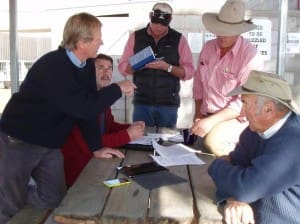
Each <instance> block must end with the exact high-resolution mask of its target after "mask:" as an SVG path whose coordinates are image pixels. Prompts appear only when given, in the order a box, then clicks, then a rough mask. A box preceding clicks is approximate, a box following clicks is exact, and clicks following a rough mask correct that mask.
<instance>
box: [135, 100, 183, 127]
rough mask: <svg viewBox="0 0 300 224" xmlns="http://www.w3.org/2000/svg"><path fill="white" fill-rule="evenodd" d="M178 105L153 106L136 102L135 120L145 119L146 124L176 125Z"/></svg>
mask: <svg viewBox="0 0 300 224" xmlns="http://www.w3.org/2000/svg"><path fill="white" fill-rule="evenodd" d="M177 111H178V107H176V106H151V105H142V104H135V105H134V109H133V121H144V122H145V124H146V126H150V127H153V126H157V127H168V128H174V127H176V122H177Z"/></svg>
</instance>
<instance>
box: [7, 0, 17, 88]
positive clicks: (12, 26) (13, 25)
mask: <svg viewBox="0 0 300 224" xmlns="http://www.w3.org/2000/svg"><path fill="white" fill-rule="evenodd" d="M9 42H10V44H9V45H10V82H11V93H12V94H13V93H15V92H17V91H18V90H19V59H18V49H17V0H9Z"/></svg>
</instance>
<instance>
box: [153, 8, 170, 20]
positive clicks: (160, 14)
mask: <svg viewBox="0 0 300 224" xmlns="http://www.w3.org/2000/svg"><path fill="white" fill-rule="evenodd" d="M151 16H153V17H155V18H159V19H170V18H171V14H170V13H168V12H163V11H161V10H159V9H155V10H153V11H152V12H151Z"/></svg>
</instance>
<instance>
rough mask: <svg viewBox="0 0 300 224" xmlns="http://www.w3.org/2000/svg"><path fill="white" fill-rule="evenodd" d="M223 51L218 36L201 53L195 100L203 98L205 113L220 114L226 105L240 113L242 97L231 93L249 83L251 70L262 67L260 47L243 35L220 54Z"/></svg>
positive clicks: (202, 105) (196, 76)
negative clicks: (258, 50) (256, 46)
mask: <svg viewBox="0 0 300 224" xmlns="http://www.w3.org/2000/svg"><path fill="white" fill-rule="evenodd" d="M220 52H221V50H220V48H219V46H218V44H217V40H216V39H214V40H211V41H209V42H207V43H206V44H205V45H204V47H203V49H202V51H201V53H200V56H199V62H198V67H197V70H196V72H195V74H194V87H193V94H194V99H196V100H202V104H201V108H200V112H201V113H202V114H207V113H216V112H218V111H220V110H222V109H224V108H226V107H228V108H231V109H234V110H236V111H238V112H240V110H241V107H242V103H241V100H240V98H239V97H238V96H232V97H228V96H227V94H228V93H229V92H230V91H231V90H233V89H234V88H235V87H237V86H241V85H243V84H244V83H245V82H246V80H247V78H248V75H249V72H250V70H252V69H259V68H261V67H262V62H263V61H262V60H260V58H259V54H257V50H256V48H255V47H254V46H253V45H252V44H251V43H250V42H249V41H247V40H245V39H244V38H243V37H241V36H240V37H239V38H238V39H237V42H236V43H235V45H234V46H233V47H232V49H231V50H230V51H229V52H227V53H226V55H224V57H222V58H221V57H220Z"/></svg>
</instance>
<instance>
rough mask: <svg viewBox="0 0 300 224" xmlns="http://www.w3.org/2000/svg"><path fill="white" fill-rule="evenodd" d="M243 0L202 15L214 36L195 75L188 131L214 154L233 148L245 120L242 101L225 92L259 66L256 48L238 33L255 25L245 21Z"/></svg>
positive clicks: (204, 48) (229, 3) (202, 56)
mask: <svg viewBox="0 0 300 224" xmlns="http://www.w3.org/2000/svg"><path fill="white" fill-rule="evenodd" d="M244 17H245V3H244V2H243V1H240V0H228V1H227V2H226V3H225V4H224V5H223V6H222V8H221V9H220V12H219V13H218V14H217V13H205V14H204V15H203V17H202V20H203V23H204V26H205V27H206V29H207V30H208V31H210V32H212V33H214V34H215V35H216V36H217V37H216V39H214V40H211V41H208V42H207V43H206V44H205V45H204V47H203V49H202V51H201V53H200V56H199V62H198V68H197V71H196V73H195V75H194V87H193V93H194V99H195V117H194V118H195V123H194V125H193V127H192V128H191V131H192V132H193V133H195V134H197V135H199V136H201V137H204V141H203V142H204V145H205V146H206V147H207V149H208V150H210V151H211V152H213V153H215V154H216V155H217V156H221V155H225V154H228V153H229V152H230V151H232V150H233V148H234V146H235V144H236V142H237V141H238V137H239V135H240V133H241V131H242V130H244V128H245V127H246V126H247V123H246V122H245V121H244V119H243V118H242V117H240V116H239V115H240V109H241V102H240V100H239V99H238V98H237V97H228V96H227V93H228V92H230V91H231V90H232V89H234V88H235V87H237V86H240V85H242V84H244V83H245V81H246V80H247V78H248V75H249V71H250V70H252V69H262V60H260V59H259V55H258V53H257V50H256V48H255V47H254V46H253V45H252V44H251V43H250V42H249V41H247V40H245V39H244V38H243V37H242V36H241V34H242V33H244V32H247V31H249V30H252V29H254V28H256V25H254V24H253V23H252V22H250V21H249V20H245V19H244Z"/></svg>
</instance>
